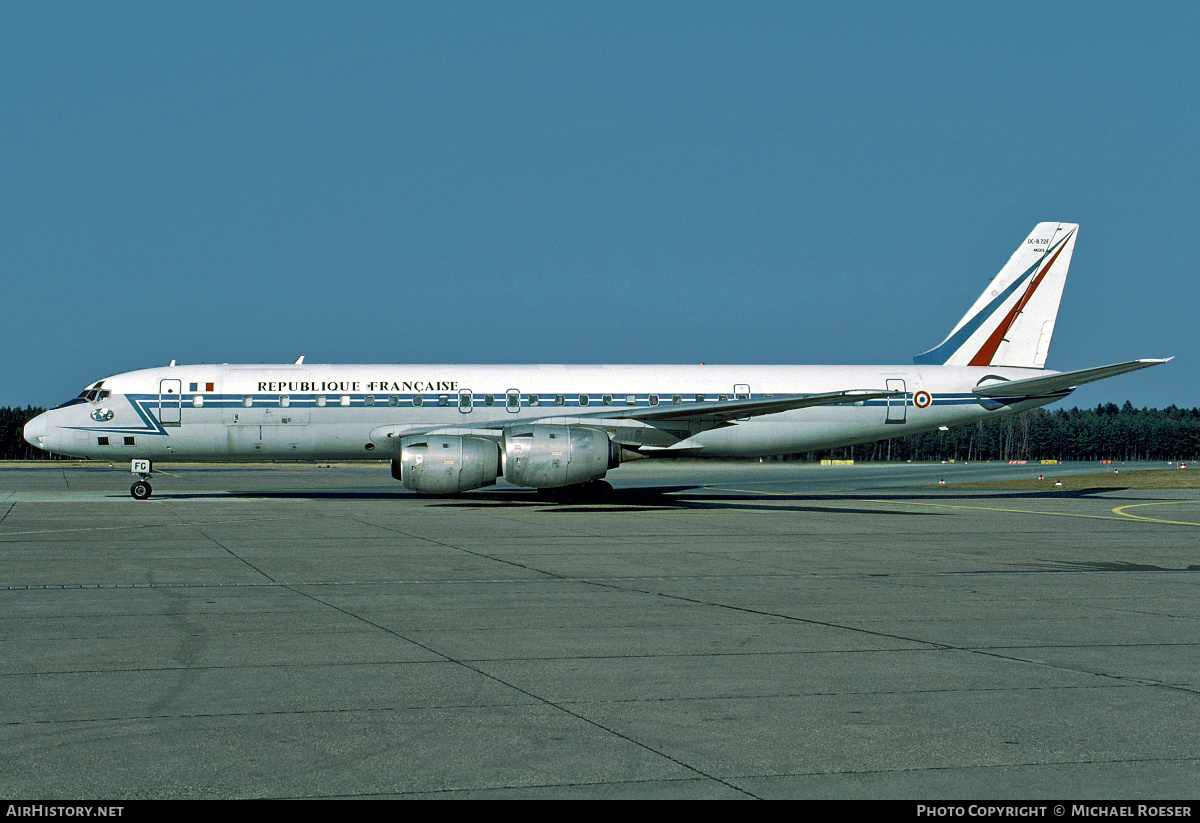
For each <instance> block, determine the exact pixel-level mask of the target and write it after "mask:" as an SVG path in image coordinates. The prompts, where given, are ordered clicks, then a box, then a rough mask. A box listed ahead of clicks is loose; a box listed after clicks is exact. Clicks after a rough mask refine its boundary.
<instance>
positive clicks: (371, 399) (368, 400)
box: [363, 394, 375, 406]
mask: <svg viewBox="0 0 1200 823" xmlns="http://www.w3.org/2000/svg"><path fill="white" fill-rule="evenodd" d="M363 405H364V406H374V405H375V395H373V394H368V395H367V396H366V397H364V398H363Z"/></svg>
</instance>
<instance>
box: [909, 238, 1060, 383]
mask: <svg viewBox="0 0 1200 823" xmlns="http://www.w3.org/2000/svg"><path fill="white" fill-rule="evenodd" d="M1078 230H1079V226H1078V225H1077V224H1075V223H1038V224H1037V226H1036V227H1035V228H1034V230H1033V232H1032V233H1031V234H1030V235H1029V236H1028V237H1027V238H1025V242H1023V243H1022V244H1021V245H1020V247H1018V248H1017V250H1016V251H1015V252H1013V255H1012V257H1010V258H1009V260H1008V262H1007V263H1006V264H1005V265H1004V268H1002V269H1000V273H999V274H997V275H996V276H995V278H993V279H992V282H991V283H989V284H988V287H987V288H986V289H985V290H984V292H983V294H981V295H979V299H978V300H976V301H975V305H973V306H971V309H970V311H968V312H967V313H966V314H965V315H963V318H962V320H959V321H958V325H957V326H955V327H954V329H953V330H952V331H951V332H950V334H949V335H947V337H946V339H945V340H943V341H942V343H941V345H939V346H938V347H937V348H934V349H930V350H929V351H927V352H925V353H923V354H918V355H917V356H916V357H914V358H913V362H914V363H917V364H937V365H947V366H1015V367H1020V368H1033V369H1041V368H1045V366H1046V355H1047V354H1048V353H1049V351H1050V337H1051V335H1052V334H1053V333H1054V318H1055V317H1056V316H1057V315H1058V303H1059V300H1061V299H1062V290H1063V285H1064V284H1065V283H1066V280H1067V268H1068V267H1069V266H1070V265H1071V252H1072V251H1073V250H1074V249H1075V237H1076V235H1077V234H1078Z"/></svg>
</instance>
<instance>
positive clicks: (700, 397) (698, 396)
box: [696, 394, 704, 403]
mask: <svg viewBox="0 0 1200 823" xmlns="http://www.w3.org/2000/svg"><path fill="white" fill-rule="evenodd" d="M696 402H697V403H703V402H704V395H702V394H698V395H696Z"/></svg>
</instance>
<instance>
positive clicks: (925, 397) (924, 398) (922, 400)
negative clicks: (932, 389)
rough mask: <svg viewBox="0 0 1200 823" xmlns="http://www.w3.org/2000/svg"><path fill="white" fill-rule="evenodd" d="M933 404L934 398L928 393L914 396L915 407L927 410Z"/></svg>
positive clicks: (923, 392)
mask: <svg viewBox="0 0 1200 823" xmlns="http://www.w3.org/2000/svg"><path fill="white" fill-rule="evenodd" d="M932 404H933V397H932V396H931V395H930V394H929V392H927V391H919V392H917V393H916V394H914V395H913V405H914V406H916V407H917V408H918V409H927V408H929V407H930V406H931V405H932Z"/></svg>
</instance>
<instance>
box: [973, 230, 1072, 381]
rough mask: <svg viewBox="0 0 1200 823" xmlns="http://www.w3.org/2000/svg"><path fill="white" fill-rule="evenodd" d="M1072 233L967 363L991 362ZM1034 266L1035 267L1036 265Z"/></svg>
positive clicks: (1059, 245)
mask: <svg viewBox="0 0 1200 823" xmlns="http://www.w3.org/2000/svg"><path fill="white" fill-rule="evenodd" d="M1074 233H1075V231H1074V229H1072V230H1071V232H1070V233H1069V234H1068V235H1067V236H1066V237H1064V238H1063V239H1062V240H1061V241H1060V242H1059V244H1058V247H1057V248H1056V249H1055V250H1054V256H1053V257H1051V258H1050V260H1049V261H1048V262H1047V263H1046V265H1044V266H1043V267H1042V270H1041V271H1040V272H1038V273H1037V275H1036V276H1035V277H1034V278H1033V279H1032V280H1031V281H1029V288H1027V289H1026V290H1025V294H1023V295H1021V299H1020V300H1018V301H1017V304H1016V305H1015V306H1013V307H1012V309H1011V310H1010V311H1009V313H1008V314H1007V315H1006V316H1005V318H1004V320H1003V321H1002V322H1001V323H1000V325H999V326H997V327H996V330H995V331H993V332H992V334H991V336H990V337H988V339H987V341H986V342H985V343H984V344H983V346H982V347H980V349H979V351H978V352H976V353H975V356H974V357H972V358H971V362H970V363H969V364H968V365H971V366H987V365H989V364H990V363H991V362H992V358H993V357H995V356H996V349H998V348H1000V344H1001V343H1002V342H1003V341H1004V335H1006V334H1008V330H1009V329H1010V328H1012V324H1013V323H1014V322H1016V319H1017V317H1019V316H1020V314H1021V312H1022V311H1024V309H1025V305H1026V304H1027V303H1028V302H1029V299H1030V298H1031V297H1033V293H1034V292H1035V291H1037V287H1038V286H1039V285H1040V284H1041V282H1042V279H1043V278H1044V277H1045V276H1046V272H1048V271H1050V267H1051V266H1053V265H1054V261H1055V260H1057V259H1058V256H1059V255H1060V254H1062V250H1063V249H1064V248H1066V246H1067V241H1068V240H1070V239H1071V235H1072V234H1074ZM1047 254H1049V252H1047ZM1034 268H1036V266H1035V267H1034ZM1031 270H1032V269H1031ZM1026 274H1028V272H1026ZM1024 279H1025V276H1024V275H1022V276H1021V277H1020V278H1019V279H1018V280H1017V284H1020V283H1021V281H1022V280H1024ZM1017 284H1014V285H1017Z"/></svg>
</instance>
